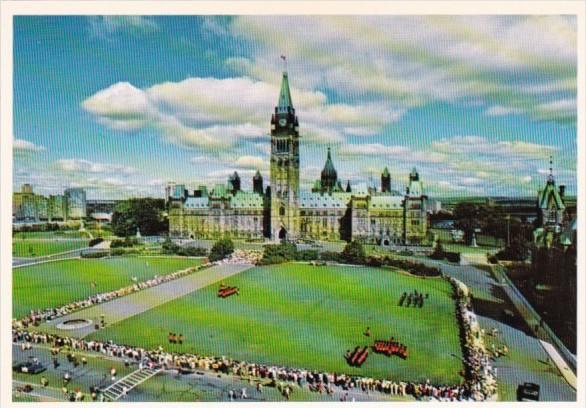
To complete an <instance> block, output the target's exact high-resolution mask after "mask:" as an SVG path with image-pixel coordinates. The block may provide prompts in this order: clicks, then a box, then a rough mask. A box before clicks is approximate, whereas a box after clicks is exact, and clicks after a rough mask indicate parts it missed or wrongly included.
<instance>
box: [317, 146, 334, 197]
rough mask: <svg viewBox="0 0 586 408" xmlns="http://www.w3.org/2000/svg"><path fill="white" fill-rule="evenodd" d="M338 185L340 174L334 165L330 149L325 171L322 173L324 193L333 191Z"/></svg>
mask: <svg viewBox="0 0 586 408" xmlns="http://www.w3.org/2000/svg"><path fill="white" fill-rule="evenodd" d="M337 183H338V173H337V172H336V169H335V168H334V163H333V162H332V153H331V150H330V148H329V147H328V157H327V159H326V164H325V166H324V169H323V170H322V172H321V188H322V190H323V191H331V190H332V189H333V188H334V187H335V186H336V184H337Z"/></svg>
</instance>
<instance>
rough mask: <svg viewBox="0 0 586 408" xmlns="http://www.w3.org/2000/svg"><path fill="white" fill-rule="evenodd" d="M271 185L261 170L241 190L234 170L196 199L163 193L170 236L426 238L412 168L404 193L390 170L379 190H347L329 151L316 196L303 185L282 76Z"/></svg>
mask: <svg viewBox="0 0 586 408" xmlns="http://www.w3.org/2000/svg"><path fill="white" fill-rule="evenodd" d="M270 126H271V155H270V185H269V186H267V187H266V188H264V186H263V178H262V175H261V174H260V172H258V171H257V172H256V174H255V176H254V177H253V180H252V182H253V183H252V184H253V189H252V191H243V190H242V189H241V187H240V185H241V180H240V176H239V175H238V173H237V172H234V174H233V175H232V176H230V177H229V179H228V181H227V184H219V185H216V186H214V187H213V188H211V190H208V188H207V186H200V187H199V188H198V189H196V190H194V191H193V192H192V193H191V192H190V191H188V190H187V189H186V188H185V186H184V185H175V184H169V185H168V186H167V190H166V198H167V202H168V212H169V233H170V235H171V236H172V237H182V238H191V239H198V238H199V239H218V238H221V237H225V236H228V237H231V238H237V239H239V238H242V239H263V238H269V239H272V240H289V241H299V240H323V241H339V240H346V241H350V240H354V239H356V240H360V241H362V242H369V243H377V244H380V245H385V246H386V245H391V244H407V245H413V244H421V243H424V242H425V241H426V239H427V237H428V229H429V223H428V219H427V211H426V201H427V197H426V196H425V194H424V191H423V184H422V182H421V180H420V179H419V173H418V172H417V170H416V169H415V168H413V170H412V171H411V173H410V174H409V180H408V185H407V189H406V191H405V193H404V194H400V193H399V192H397V191H394V190H392V189H391V175H390V173H389V171H388V169H387V168H385V169H384V170H383V172H382V173H381V185H380V191H379V189H378V188H374V187H370V188H368V189H367V190H366V191H353V190H352V187H351V185H350V182H349V181H348V182H347V184H346V187H345V188H344V187H342V184H341V182H340V180H339V179H338V173H337V171H336V169H335V167H334V163H333V160H332V154H331V151H330V149H329V148H328V150H327V156H326V162H325V165H324V169H323V170H322V172H321V177H320V179H318V180H317V181H316V182H315V184H314V185H313V187H312V188H311V190H308V191H302V190H301V189H300V184H299V168H300V164H301V162H300V156H299V143H300V139H301V136H300V132H299V118H298V117H297V115H296V114H295V108H294V107H293V102H292V99H291V91H290V88H289V78H288V75H287V72H284V73H283V79H282V82H281V90H280V94H279V100H278V103H277V106H276V107H275V111H274V113H273V114H272V116H271V121H270Z"/></svg>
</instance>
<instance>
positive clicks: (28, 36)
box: [13, 16, 577, 199]
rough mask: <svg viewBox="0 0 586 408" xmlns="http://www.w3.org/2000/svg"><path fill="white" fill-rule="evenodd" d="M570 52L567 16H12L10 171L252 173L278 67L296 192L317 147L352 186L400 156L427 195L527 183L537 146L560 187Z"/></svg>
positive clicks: (127, 182) (135, 186) (264, 146)
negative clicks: (294, 138)
mask: <svg viewBox="0 0 586 408" xmlns="http://www.w3.org/2000/svg"><path fill="white" fill-rule="evenodd" d="M281 55H285V56H286V57H287V66H286V67H285V66H284V63H283V60H282V59H281V58H280V56H281ZM576 64H577V62H576V19H575V17H571V16H454V17H452V16H335V17H334V16H332V17H329V16H266V17H255V16H205V17H201V16H159V17H151V16H148V17H147V16H66V17H58V16H50V17H47V16H17V17H15V18H14V100H13V102H14V135H13V136H14V148H13V149H14V150H13V152H14V177H13V184H14V188H15V190H18V189H20V186H21V184H23V183H30V184H32V185H33V187H34V190H35V192H38V193H41V194H57V193H61V192H62V191H63V189H65V188H67V187H83V188H85V189H86V190H87V195H88V198H94V199H97V198H104V199H106V198H110V199H112V198H114V199H115V198H126V197H136V196H155V197H162V196H163V195H164V186H165V184H166V183H167V182H169V181H173V182H176V183H183V184H186V185H187V186H188V187H190V188H196V187H197V186H198V185H202V184H205V185H207V186H209V187H212V186H213V185H214V184H216V183H225V181H226V180H227V177H228V175H229V174H231V173H233V172H234V171H238V173H239V174H240V176H241V178H242V185H243V188H244V189H251V186H252V176H253V175H254V173H255V172H256V170H257V169H258V170H260V172H261V174H262V175H263V177H264V179H265V183H266V182H268V180H269V172H268V167H269V153H270V144H269V143H270V136H269V132H270V117H271V114H272V112H273V110H274V107H275V105H276V103H277V99H278V94H279V88H280V81H281V77H282V72H283V70H285V69H286V70H287V71H288V75H289V82H290V84H291V94H292V100H293V105H294V107H295V109H296V112H297V115H298V117H299V123H300V133H301V143H300V155H301V159H300V160H301V186H302V189H309V188H310V186H311V185H312V184H313V182H314V180H316V179H318V178H319V176H320V172H321V169H322V168H323V166H324V163H325V159H326V154H327V148H328V147H331V150H332V158H333V161H334V165H335V167H336V169H337V172H338V177H339V179H340V180H341V181H342V183H343V185H345V184H346V181H347V180H350V184H351V185H352V186H353V187H354V188H356V189H361V188H364V187H366V186H368V185H371V184H376V185H379V184H380V173H381V172H382V170H383V169H384V167H385V166H387V167H388V168H389V171H390V172H391V177H392V188H393V189H394V190H398V191H404V189H405V186H406V184H407V177H408V174H409V172H410V171H411V169H412V168H413V167H416V168H417V170H418V171H419V174H420V178H421V180H422V181H423V183H424V186H425V192H426V193H427V194H428V195H429V196H430V197H432V198H433V197H437V198H440V197H446V196H450V197H454V196H462V197H466V196H470V197H471V196H489V195H490V196H512V197H520V196H523V197H527V196H530V197H532V196H535V195H536V194H537V190H538V189H539V188H540V187H541V186H542V185H543V184H544V183H545V179H546V177H547V174H548V173H549V156H550V155H551V156H553V169H554V175H555V178H556V182H557V183H558V184H565V185H566V186H567V191H568V193H569V194H575V192H576V158H577V140H576V138H577V134H576V115H577V111H576V86H577V85H576Z"/></svg>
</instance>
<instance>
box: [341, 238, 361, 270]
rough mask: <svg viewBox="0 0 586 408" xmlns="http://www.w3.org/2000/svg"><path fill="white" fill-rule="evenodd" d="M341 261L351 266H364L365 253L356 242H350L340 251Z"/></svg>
mask: <svg viewBox="0 0 586 408" xmlns="http://www.w3.org/2000/svg"><path fill="white" fill-rule="evenodd" d="M342 259H343V260H344V261H345V262H347V263H351V264H359V265H360V264H364V262H365V261H366V252H365V251H364V247H363V246H362V244H361V243H360V242H358V241H352V242H349V243H347V244H346V246H345V247H344V250H343V251H342Z"/></svg>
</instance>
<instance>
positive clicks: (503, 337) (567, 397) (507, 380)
mask: <svg viewBox="0 0 586 408" xmlns="http://www.w3.org/2000/svg"><path fill="white" fill-rule="evenodd" d="M412 259H413V260H415V261H418V262H422V263H425V264H428V265H434V266H440V267H441V270H442V272H443V273H444V274H447V275H450V276H453V277H454V278H456V279H458V280H460V281H462V282H463V283H464V284H466V285H467V286H468V287H469V288H470V290H471V292H472V295H473V307H474V310H475V312H476V314H477V316H478V321H479V323H480V326H481V327H482V328H483V329H484V330H486V332H487V333H488V332H489V331H490V330H491V329H492V328H496V329H497V330H498V331H499V334H498V335H497V336H496V337H495V338H492V336H490V335H487V336H486V343H487V346H488V347H491V344H492V343H493V342H494V343H496V344H506V345H507V346H508V347H509V350H510V352H509V355H508V356H506V357H501V358H499V359H497V360H496V361H495V362H494V363H493V366H494V367H496V368H497V375H498V376H497V380H498V383H499V398H500V399H507V400H510V399H515V391H516V388H517V386H518V385H519V384H522V383H524V382H534V383H536V384H539V385H540V387H541V395H540V400H541V401H575V400H576V391H575V389H574V388H572V386H571V385H570V384H569V383H568V382H567V381H566V380H565V378H564V377H563V376H562V373H561V372H560V371H559V370H558V368H557V367H556V366H555V364H553V363H552V362H551V360H550V358H549V354H548V353H547V352H546V351H545V349H544V347H543V346H542V345H541V343H540V339H539V338H536V337H535V336H534V334H533V332H532V330H531V329H530V327H529V326H528V325H527V324H525V323H524V322H520V323H517V324H515V325H514V326H513V325H510V324H506V323H503V322H501V319H502V315H501V313H502V310H504V309H510V310H516V308H515V306H514V304H513V302H512V301H511V299H510V298H509V296H508V295H507V292H505V290H504V286H503V284H502V283H501V282H498V281H496V280H495V279H494V278H493V276H492V274H491V273H490V272H489V271H487V270H483V269H480V268H477V267H475V266H472V265H454V264H446V263H444V262H439V261H434V260H431V259H425V258H412Z"/></svg>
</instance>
